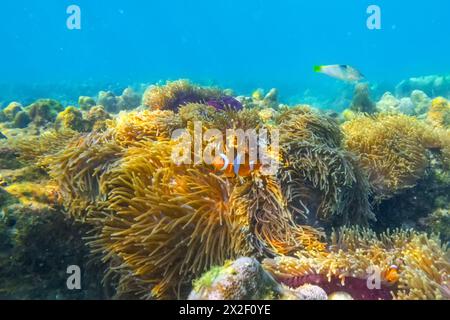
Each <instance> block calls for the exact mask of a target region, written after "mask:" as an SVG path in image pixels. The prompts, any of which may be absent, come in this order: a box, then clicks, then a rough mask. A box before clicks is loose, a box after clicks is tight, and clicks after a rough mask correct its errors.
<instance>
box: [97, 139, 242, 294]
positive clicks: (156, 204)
mask: <svg viewBox="0 0 450 320" xmlns="http://www.w3.org/2000/svg"><path fill="white" fill-rule="evenodd" d="M172 145H173V142H170V141H169V142H158V143H155V142H152V141H143V142H140V143H136V144H135V145H134V146H132V147H130V148H128V149H127V150H126V152H125V154H124V156H123V158H122V160H121V164H120V166H118V167H117V168H115V169H113V170H112V171H111V176H110V178H109V179H108V181H104V183H105V189H107V190H110V191H109V192H108V203H109V206H108V209H109V211H111V212H113V213H111V214H105V217H101V218H98V220H99V223H100V224H101V225H102V227H101V230H100V232H99V234H98V235H97V236H96V237H95V238H94V240H93V241H92V242H91V245H92V247H93V249H94V252H97V251H98V252H101V253H102V254H103V257H104V261H105V262H111V261H114V260H115V259H119V261H121V264H120V267H118V268H119V269H125V270H129V271H130V272H131V274H133V276H134V277H137V278H139V279H140V280H141V282H142V283H145V285H146V287H147V292H146V294H145V295H144V296H143V297H154V298H167V297H176V296H180V295H182V294H183V292H184V290H185V289H186V288H188V287H189V284H190V281H191V280H192V279H193V278H194V277H195V276H198V275H200V274H201V273H203V272H205V271H207V270H208V269H209V268H210V267H212V266H214V265H220V264H223V263H224V262H225V260H226V259H229V258H236V257H238V256H239V255H243V254H244V255H245V254H246V253H248V252H249V250H250V247H249V246H248V245H247V243H246V241H245V233H243V232H242V220H243V219H244V218H245V217H240V216H238V215H234V214H231V212H230V208H229V198H230V196H231V195H230V194H231V192H232V187H233V185H232V184H231V183H230V182H229V181H224V180H222V179H220V178H218V177H216V176H214V175H212V174H211V173H210V172H209V171H208V170H207V169H204V168H201V167H198V168H193V167H183V166H181V167H177V166H175V165H174V164H173V163H172V161H171V158H170V156H171V149H172ZM136 294H138V293H136Z"/></svg>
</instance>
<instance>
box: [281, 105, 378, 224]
mask: <svg viewBox="0 0 450 320" xmlns="http://www.w3.org/2000/svg"><path fill="white" fill-rule="evenodd" d="M288 112H289V114H290V116H287V117H286V115H285V116H284V120H283V121H282V123H281V124H280V127H279V128H280V143H281V153H282V155H281V157H282V159H283V165H282V166H281V169H280V172H279V174H278V176H279V179H280V181H281V186H282V190H283V194H284V197H285V198H286V199H287V201H288V205H289V209H290V211H291V212H292V215H293V216H294V217H295V220H296V221H297V222H298V223H300V224H308V225H312V226H316V227H317V226H319V227H330V226H332V225H342V224H346V223H350V222H352V223H361V224H364V223H367V222H368V220H371V219H373V214H372V212H371V210H370V205H369V202H368V196H369V185H368V182H367V179H366V177H365V174H364V172H363V171H362V170H361V169H360V168H359V167H358V164H357V162H356V159H354V157H353V156H352V155H351V154H350V153H348V152H346V151H344V150H342V149H341V148H340V145H341V139H342V133H341V131H340V129H339V126H338V125H337V123H336V122H335V121H334V120H333V119H331V118H329V117H326V116H324V115H320V114H319V113H317V112H315V111H313V110H311V109H310V108H305V107H300V108H297V109H296V111H294V110H289V111H288Z"/></svg>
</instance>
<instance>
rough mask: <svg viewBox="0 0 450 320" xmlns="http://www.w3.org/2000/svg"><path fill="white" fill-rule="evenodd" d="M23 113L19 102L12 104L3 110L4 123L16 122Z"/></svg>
mask: <svg viewBox="0 0 450 320" xmlns="http://www.w3.org/2000/svg"><path fill="white" fill-rule="evenodd" d="M21 111H23V107H22V105H21V104H20V103H18V102H11V103H10V104H9V105H8V106H7V107H6V108H5V109H3V111H2V114H3V118H4V121H14V118H15V117H16V115H17V114H18V113H19V112H21Z"/></svg>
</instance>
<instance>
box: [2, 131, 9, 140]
mask: <svg viewBox="0 0 450 320" xmlns="http://www.w3.org/2000/svg"><path fill="white" fill-rule="evenodd" d="M4 139H8V137H7V136H5V135H4V134H3V133H1V132H0V140H4Z"/></svg>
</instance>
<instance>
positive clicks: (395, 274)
mask: <svg viewBox="0 0 450 320" xmlns="http://www.w3.org/2000/svg"><path fill="white" fill-rule="evenodd" d="M384 279H386V281H387V282H388V283H390V284H395V283H397V282H398V280H399V279H400V273H399V267H398V266H396V265H394V264H393V265H391V266H390V267H389V268H388V269H387V270H386V271H385V272H384Z"/></svg>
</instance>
